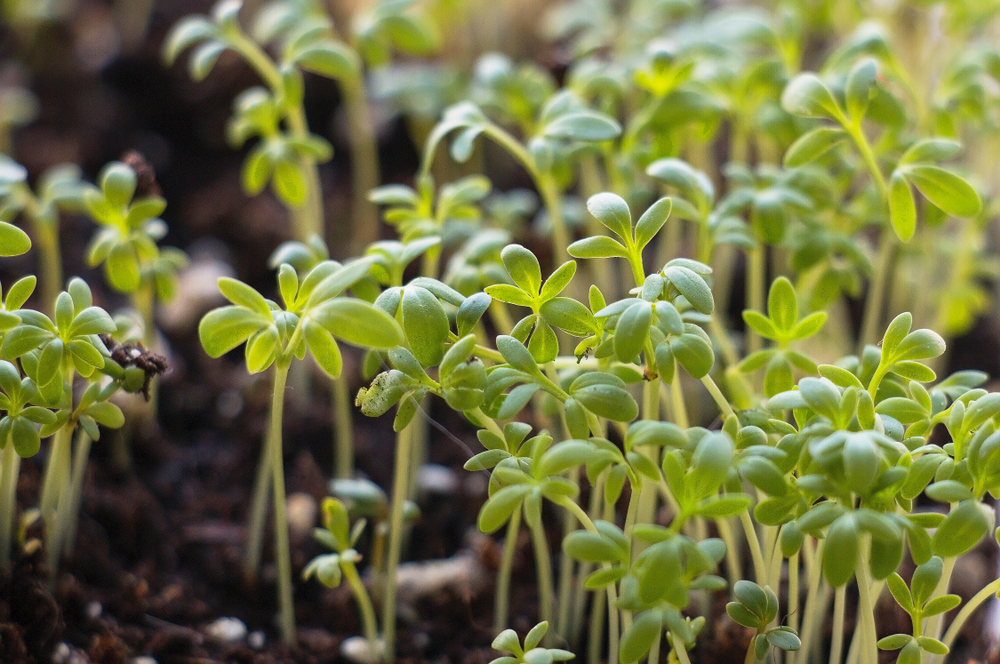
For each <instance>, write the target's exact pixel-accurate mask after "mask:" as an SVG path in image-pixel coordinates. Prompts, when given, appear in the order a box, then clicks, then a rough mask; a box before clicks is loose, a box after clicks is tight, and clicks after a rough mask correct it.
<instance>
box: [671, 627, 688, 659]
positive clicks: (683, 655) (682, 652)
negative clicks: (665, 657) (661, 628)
mask: <svg viewBox="0 0 1000 664" xmlns="http://www.w3.org/2000/svg"><path fill="white" fill-rule="evenodd" d="M670 643H671V645H673V647H674V654H676V655H677V660H678V661H679V662H680V663H681V664H691V658H690V657H688V651H687V648H685V647H684V639H682V638H681V637H679V636H677V635H676V634H674V633H673V632H670Z"/></svg>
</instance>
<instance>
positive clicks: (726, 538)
mask: <svg viewBox="0 0 1000 664" xmlns="http://www.w3.org/2000/svg"><path fill="white" fill-rule="evenodd" d="M715 527H716V528H718V530H719V537H720V538H721V539H722V541H723V542H725V543H726V572H727V576H728V577H729V587H730V588H731V587H733V586H734V585H735V584H736V582H737V581H739V580H740V579H742V578H743V564H742V563H741V562H740V551H739V543H738V542H737V541H736V537H735V534H734V533H733V528H732V526H731V525H730V524H729V519H716V520H715Z"/></svg>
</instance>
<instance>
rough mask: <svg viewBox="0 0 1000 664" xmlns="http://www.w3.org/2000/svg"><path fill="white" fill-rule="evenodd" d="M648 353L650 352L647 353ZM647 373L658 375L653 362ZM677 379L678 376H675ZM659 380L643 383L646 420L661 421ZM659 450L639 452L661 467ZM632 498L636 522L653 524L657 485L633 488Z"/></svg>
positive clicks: (648, 448)
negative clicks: (635, 503)
mask: <svg viewBox="0 0 1000 664" xmlns="http://www.w3.org/2000/svg"><path fill="white" fill-rule="evenodd" d="M647 353H648V351H647ZM646 371H647V372H649V373H651V375H653V376H655V375H656V366H655V365H654V364H652V362H648V363H647V368H646ZM674 379H675V380H676V379H677V376H676V375H675V376H674ZM659 383H660V380H659V378H655V377H654V378H652V379H651V380H647V381H644V382H643V385H642V418H643V419H644V420H653V421H656V420H659V419H660V400H659V394H658V391H659ZM659 449H660V448H658V447H656V446H655V445H645V446H643V447H642V448H641V449H640V450H639V452H640V454H642V455H643V456H644V457H646V458H647V459H649V461H650V462H651V463H652V464H653V465H654V466H659V463H658V459H657V457H658V456H659ZM632 488H633V491H632V498H631V499H630V500H629V511H630V512H631V511H632V507H633V505H632V503H633V502H637V503H638V505H637V506H636V508H637V510H638V511H637V512H636V513H635V514H634V519H633V523H634V521H635V520H636V519H637V520H638V521H639V522H640V523H653V522H654V521H655V517H656V485H655V484H653V483H652V482H644V483H642V484H641V485H640V486H639V487H632ZM636 488H638V494H639V495H638V501H634V499H635V498H636V495H635V494H636V491H635V489H636ZM630 528H631V526H630V524H628V523H626V530H625V532H626V533H628V532H629V531H630ZM638 548H639V547H633V549H638ZM633 553H638V551H636V550H633Z"/></svg>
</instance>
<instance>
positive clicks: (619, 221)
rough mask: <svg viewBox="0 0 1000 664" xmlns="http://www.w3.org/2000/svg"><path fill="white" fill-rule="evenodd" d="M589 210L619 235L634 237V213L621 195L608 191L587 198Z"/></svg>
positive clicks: (621, 236) (623, 237)
mask: <svg viewBox="0 0 1000 664" xmlns="http://www.w3.org/2000/svg"><path fill="white" fill-rule="evenodd" d="M587 210H589V211H590V214H592V215H594V217H596V218H597V220H598V221H599V222H601V223H602V224H604V226H606V227H607V228H608V229H609V230H610V231H611V232H613V233H615V234H616V235H618V237H620V238H622V239H625V238H629V239H630V238H631V237H632V213H631V212H630V211H629V209H628V203H626V202H625V199H623V198H622V197H621V196H618V195H617V194H612V193H608V192H605V193H601V194H595V195H594V196H591V197H590V198H589V199H587Z"/></svg>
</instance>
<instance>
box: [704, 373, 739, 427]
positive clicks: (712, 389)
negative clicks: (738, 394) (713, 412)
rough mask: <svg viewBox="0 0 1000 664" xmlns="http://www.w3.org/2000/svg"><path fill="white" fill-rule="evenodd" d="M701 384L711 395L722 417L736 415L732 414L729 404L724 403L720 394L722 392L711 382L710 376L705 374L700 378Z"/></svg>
mask: <svg viewBox="0 0 1000 664" xmlns="http://www.w3.org/2000/svg"><path fill="white" fill-rule="evenodd" d="M701 383H702V385H704V386H705V387H706V388H707V389H708V393H709V394H711V395H712V399H714V400H715V405H717V406H718V407H719V410H721V411H722V415H723V417H729V416H731V415H736V413H735V412H733V407H732V406H730V405H729V402H728V401H726V397H725V396H724V395H723V394H722V390H720V389H719V386H718V385H716V384H715V381H714V380H712V376H710V375H709V374H705V375H704V376H702V378H701Z"/></svg>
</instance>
